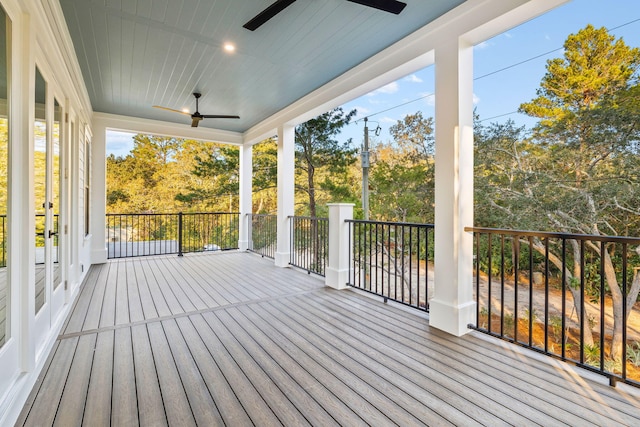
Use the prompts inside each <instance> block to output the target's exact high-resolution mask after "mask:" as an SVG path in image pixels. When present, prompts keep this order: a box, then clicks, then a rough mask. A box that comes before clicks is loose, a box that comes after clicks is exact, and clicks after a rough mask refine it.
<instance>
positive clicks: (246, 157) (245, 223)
mask: <svg viewBox="0 0 640 427" xmlns="http://www.w3.org/2000/svg"><path fill="white" fill-rule="evenodd" d="M252 191H253V146H252V145H243V146H242V147H240V219H239V228H240V230H239V236H238V249H240V250H241V251H246V250H247V249H249V247H250V245H249V243H250V241H251V225H250V223H249V217H248V215H250V214H251V213H252V211H253V200H252V197H251V193H252Z"/></svg>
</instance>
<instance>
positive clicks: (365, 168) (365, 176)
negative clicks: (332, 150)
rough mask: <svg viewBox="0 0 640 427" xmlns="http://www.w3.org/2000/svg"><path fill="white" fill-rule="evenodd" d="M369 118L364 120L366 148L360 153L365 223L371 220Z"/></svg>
mask: <svg viewBox="0 0 640 427" xmlns="http://www.w3.org/2000/svg"><path fill="white" fill-rule="evenodd" d="M368 120H369V119H368V118H367V117H365V118H364V146H363V147H362V153H360V164H361V166H362V211H363V212H364V219H365V221H368V220H369V128H368V127H367V121H368Z"/></svg>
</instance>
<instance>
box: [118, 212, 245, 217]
mask: <svg viewBox="0 0 640 427" xmlns="http://www.w3.org/2000/svg"><path fill="white" fill-rule="evenodd" d="M178 214H182V215H240V212H150V213H140V212H137V213H108V214H106V215H107V216H122V215H130V216H151V215H178Z"/></svg>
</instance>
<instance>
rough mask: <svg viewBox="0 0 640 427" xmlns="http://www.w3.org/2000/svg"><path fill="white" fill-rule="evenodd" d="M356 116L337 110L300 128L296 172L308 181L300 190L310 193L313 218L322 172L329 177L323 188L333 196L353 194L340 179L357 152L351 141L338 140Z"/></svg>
mask: <svg viewBox="0 0 640 427" xmlns="http://www.w3.org/2000/svg"><path fill="white" fill-rule="evenodd" d="M355 114H356V110H352V111H350V112H349V113H344V112H343V110H342V108H336V109H334V110H331V111H329V112H327V113H324V114H321V115H319V116H318V117H316V118H314V119H311V120H309V121H307V122H306V123H303V124H301V125H299V126H297V127H296V130H295V135H296V138H295V144H296V169H297V171H298V173H300V174H301V175H302V176H303V178H304V182H301V183H299V184H298V189H299V190H301V191H303V192H304V193H306V194H307V196H308V200H309V215H310V216H312V217H315V216H316V215H317V208H316V206H317V196H318V194H317V189H318V173H319V172H324V173H326V174H328V175H329V176H328V177H327V176H325V177H324V178H325V179H324V181H323V182H322V185H321V188H324V189H326V190H329V191H330V193H333V194H335V193H345V192H346V193H348V192H349V188H348V185H344V184H343V185H340V182H341V181H342V180H340V179H339V178H338V179H336V178H337V177H338V176H342V177H345V176H346V174H347V173H348V166H349V165H351V164H353V163H354V162H355V160H356V159H355V156H354V154H355V149H352V148H350V144H351V139H349V140H347V141H345V142H340V141H338V140H337V139H336V137H337V135H338V134H339V133H340V130H341V129H342V128H343V127H344V126H346V125H348V124H349V123H350V122H351V119H352V118H353V116H355ZM345 187H346V188H345Z"/></svg>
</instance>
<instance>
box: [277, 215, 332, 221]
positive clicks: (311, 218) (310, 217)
mask: <svg viewBox="0 0 640 427" xmlns="http://www.w3.org/2000/svg"><path fill="white" fill-rule="evenodd" d="M287 218H289V219H310V220H313V221H316V220H317V221H329V218H323V217H319V216H298V215H289V216H288V217H287Z"/></svg>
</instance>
